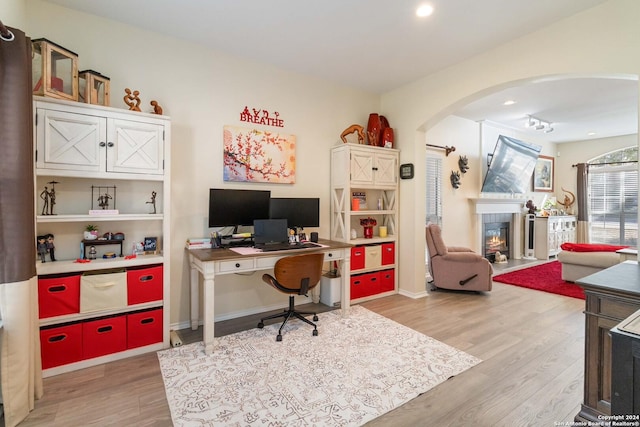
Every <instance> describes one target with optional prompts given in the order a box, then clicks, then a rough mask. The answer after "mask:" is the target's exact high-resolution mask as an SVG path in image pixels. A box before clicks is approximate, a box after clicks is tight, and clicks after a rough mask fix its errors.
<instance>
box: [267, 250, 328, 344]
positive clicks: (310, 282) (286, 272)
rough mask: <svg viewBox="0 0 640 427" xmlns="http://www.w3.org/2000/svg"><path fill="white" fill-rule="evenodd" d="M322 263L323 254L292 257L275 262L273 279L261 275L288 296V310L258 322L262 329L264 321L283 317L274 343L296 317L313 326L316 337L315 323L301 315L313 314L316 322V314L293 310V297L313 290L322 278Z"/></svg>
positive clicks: (280, 339) (280, 337)
mask: <svg viewBox="0 0 640 427" xmlns="http://www.w3.org/2000/svg"><path fill="white" fill-rule="evenodd" d="M323 262H324V254H322V253H312V254H304V255H294V256H289V257H286V258H282V259H280V260H278V261H277V262H276V265H275V266H274V267H273V272H274V275H275V277H273V276H272V275H270V274H264V275H262V280H263V281H264V282H265V283H267V284H269V285H271V286H273V287H274V288H276V289H277V290H279V291H280V292H284V293H285V294H289V308H288V309H286V310H284V312H282V313H278V314H274V315H271V316H267V317H265V318H263V319H261V320H260V323H258V328H261V329H262V328H263V327H264V321H265V320H269V319H276V318H278V317H284V322H282V325H281V326H280V329H279V330H278V336H277V337H276V341H282V328H284V325H286V324H287V322H288V321H289V319H291V318H292V317H297V318H298V319H300V320H302V321H303V322H305V323H308V324H309V325H311V326H313V336H317V335H318V327H317V326H316V324H315V323H313V322H312V321H310V320H309V319H307V318H305V317H304V316H303V315H309V314H313V320H314V321H316V322H317V321H318V316H317V315H316V313H310V312H302V311H296V310H295V309H294V308H293V302H294V295H307V293H308V292H309V291H310V290H311V289H313V288H315V287H316V286H317V284H318V282H319V281H320V276H322V263H323Z"/></svg>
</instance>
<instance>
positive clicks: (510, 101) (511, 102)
mask: <svg viewBox="0 0 640 427" xmlns="http://www.w3.org/2000/svg"><path fill="white" fill-rule="evenodd" d="M515 103H516V101H514V100H513V99H509V100H507V101H504V102H503V103H502V105H513V104H515Z"/></svg>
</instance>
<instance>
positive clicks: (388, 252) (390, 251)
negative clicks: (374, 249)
mask: <svg viewBox="0 0 640 427" xmlns="http://www.w3.org/2000/svg"><path fill="white" fill-rule="evenodd" d="M395 262H396V245H395V243H393V242H391V243H383V244H382V265H389V264H395Z"/></svg>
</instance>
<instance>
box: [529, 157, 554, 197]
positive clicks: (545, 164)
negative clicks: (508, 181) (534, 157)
mask: <svg viewBox="0 0 640 427" xmlns="http://www.w3.org/2000/svg"><path fill="white" fill-rule="evenodd" d="M553 160H554V159H553V157H549V156H538V161H537V162H536V167H535V169H534V170H533V191H546V192H549V193H551V192H553V174H554V171H553Z"/></svg>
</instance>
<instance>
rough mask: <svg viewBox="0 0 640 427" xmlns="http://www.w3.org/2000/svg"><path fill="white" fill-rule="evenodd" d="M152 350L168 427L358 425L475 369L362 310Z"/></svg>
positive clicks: (457, 354) (466, 358)
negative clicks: (209, 347) (207, 343)
mask: <svg viewBox="0 0 640 427" xmlns="http://www.w3.org/2000/svg"><path fill="white" fill-rule="evenodd" d="M350 313H351V314H350V316H349V317H346V318H343V317H342V316H341V315H340V311H339V310H336V311H332V312H328V313H320V314H319V315H318V316H319V317H320V320H319V322H318V331H319V335H318V336H317V337H313V336H312V335H311V331H312V328H311V327H309V326H308V325H306V324H303V323H302V322H300V321H294V322H292V323H291V325H288V327H286V328H285V330H284V331H283V340H282V342H276V340H275V337H276V335H277V330H278V328H279V327H280V326H279V324H278V325H269V326H266V327H265V328H264V329H257V328H256V329H252V330H249V331H245V332H240V333H237V334H233V335H228V336H224V337H220V338H216V341H217V342H216V349H215V351H214V354H213V355H210V356H206V355H205V354H204V350H203V349H204V346H203V344H202V343H201V342H200V343H195V344H190V345H185V346H182V347H176V348H173V349H169V350H164V351H161V352H158V359H159V360H160V367H161V370H162V377H163V379H164V385H165V390H166V393H167V400H168V402H169V407H170V408H171V417H172V419H173V422H174V424H175V425H176V426H201V425H220V426H222V425H224V426H336V425H339V426H359V425H362V424H364V423H366V422H367V421H370V420H372V419H374V418H376V417H378V416H380V415H382V414H384V413H385V412H388V411H390V410H392V409H394V408H397V407H398V406H400V405H402V404H404V403H406V402H408V401H409V400H411V399H413V398H415V397H416V396H418V395H420V394H422V393H424V392H426V391H427V390H429V389H431V388H433V387H434V386H436V385H438V384H440V383H442V382H443V381H445V380H446V379H448V378H450V377H452V376H455V375H457V374H459V373H461V372H463V371H465V370H466V369H468V368H470V367H472V366H474V365H476V364H477V363H479V362H480V360H479V359H477V358H476V357H473V356H471V355H469V354H467V353H464V352H462V351H460V350H457V349H455V348H453V347H450V346H448V345H446V344H444V343H442V342H440V341H437V340H435V339H433V338H430V337H428V336H426V335H423V334H421V333H419V332H416V331H414V330H412V329H409V328H407V327H405V326H402V325H400V324H398V323H396V322H393V321H392V320H389V319H387V318H385V317H382V316H380V315H378V314H376V313H373V312H371V311H369V310H367V309H365V308H363V307H360V306H353V307H351V312H350Z"/></svg>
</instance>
